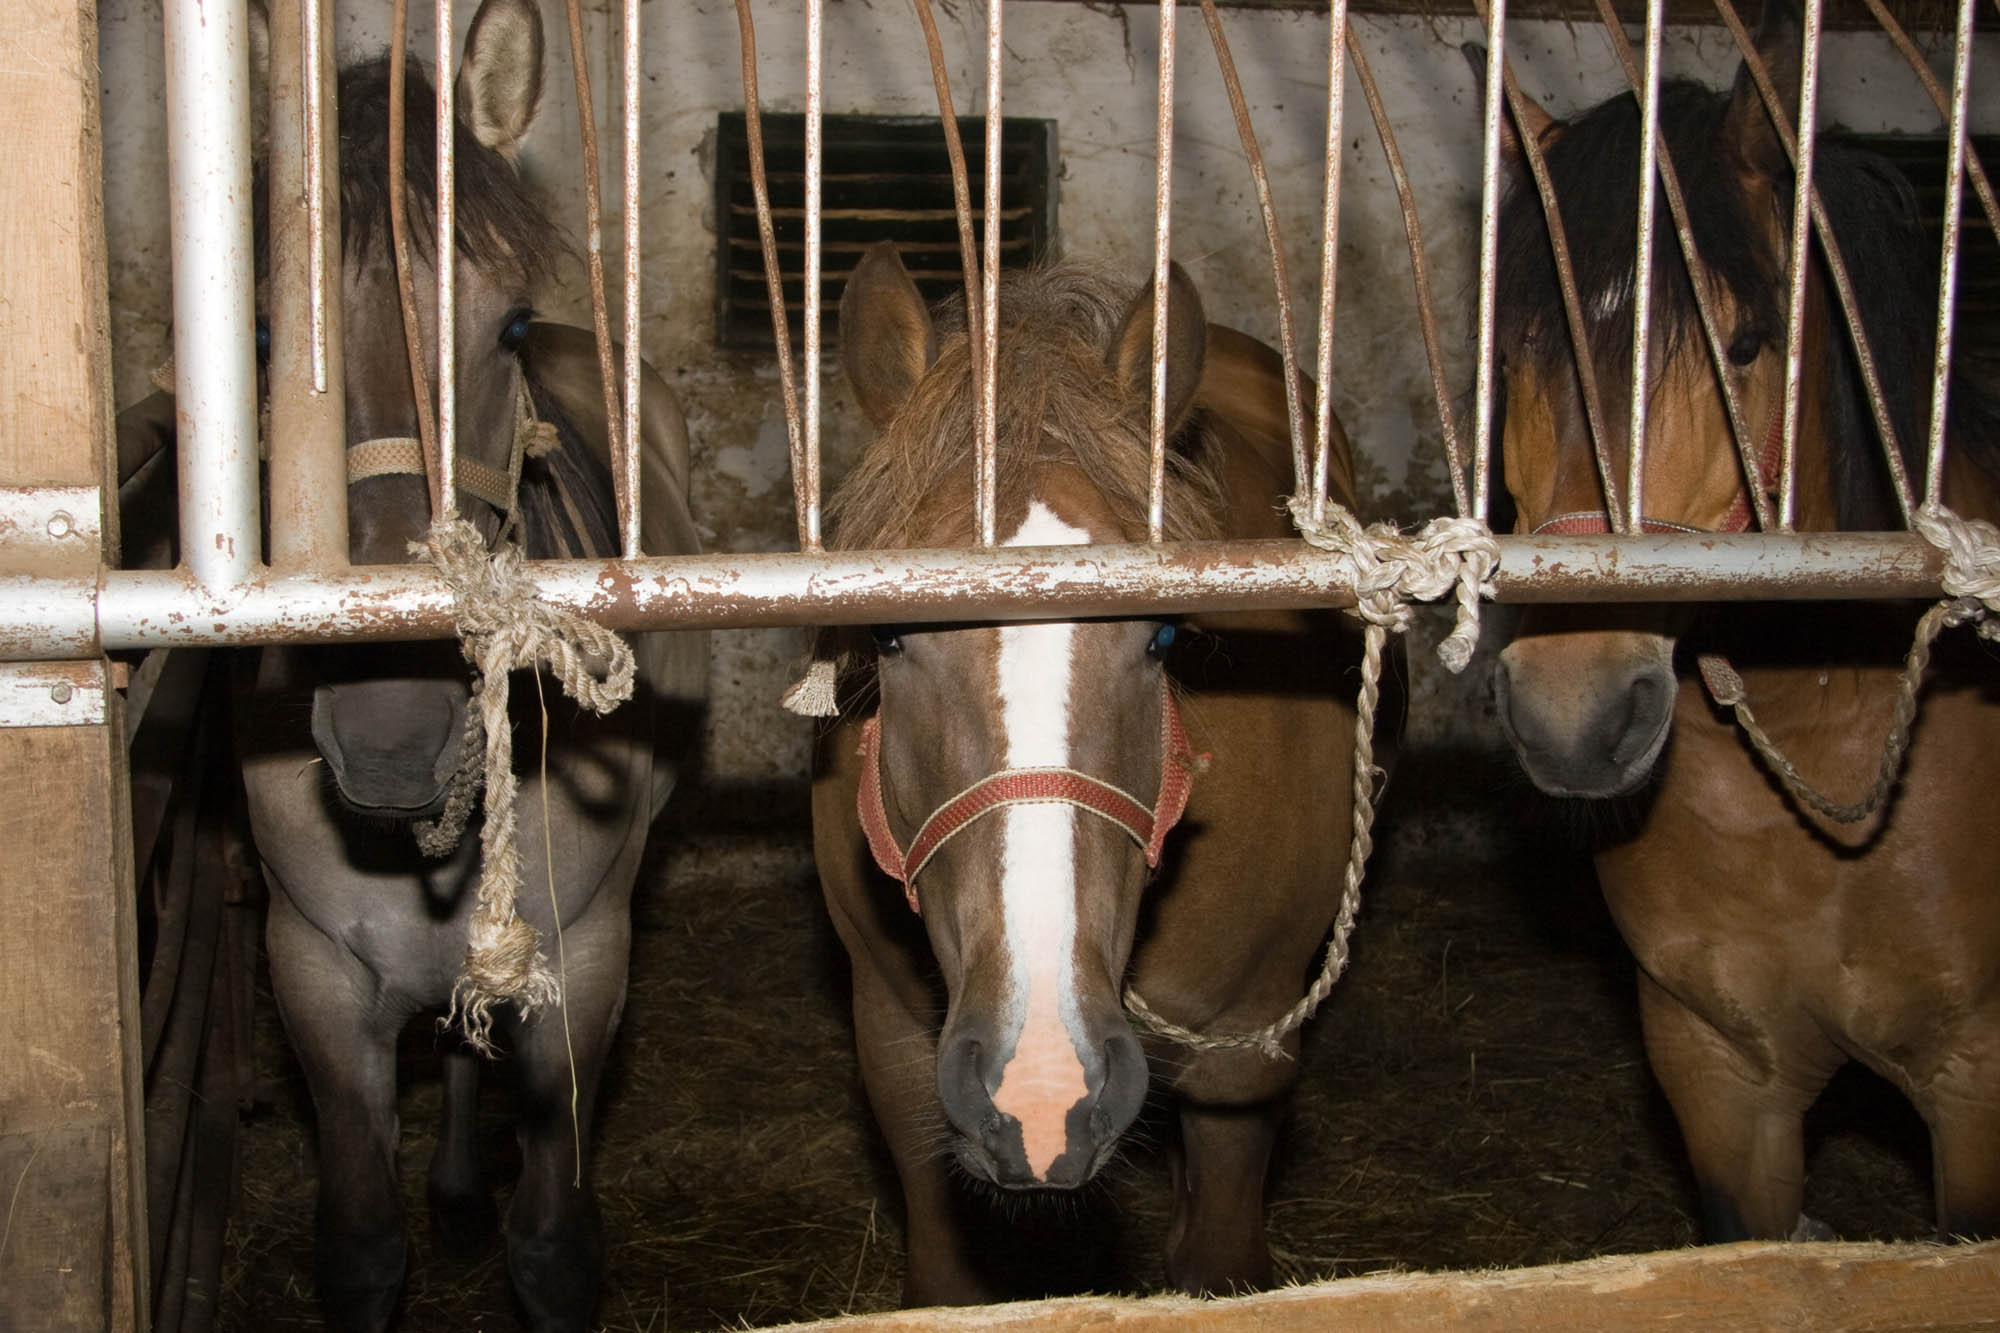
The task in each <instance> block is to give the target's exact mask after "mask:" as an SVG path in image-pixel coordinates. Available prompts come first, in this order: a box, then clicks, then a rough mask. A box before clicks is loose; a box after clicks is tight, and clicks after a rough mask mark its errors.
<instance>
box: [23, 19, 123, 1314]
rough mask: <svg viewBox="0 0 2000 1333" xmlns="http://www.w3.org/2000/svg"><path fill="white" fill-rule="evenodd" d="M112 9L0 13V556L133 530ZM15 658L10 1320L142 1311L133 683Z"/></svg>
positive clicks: (90, 564) (35, 557) (47, 567)
mask: <svg viewBox="0 0 2000 1333" xmlns="http://www.w3.org/2000/svg"><path fill="white" fill-rule="evenodd" d="M101 176H102V158H101V132H100V126H99V120H98V101H97V18H96V11H95V7H94V5H93V4H92V3H91V0H14V3H12V4H10V5H8V6H7V19H6V22H5V23H0V181H5V182H6V188H5V190H0V509H4V514H3V515H0V517H4V519H5V520H6V521H5V522H4V523H0V574H68V575H75V574H78V573H82V572H86V571H92V570H95V569H96V568H97V567H98V565H99V563H100V562H101V561H102V560H103V559H105V558H106V556H107V554H110V553H115V550H116V543H117V513H116V505H115V503H114V504H107V503H106V502H105V497H106V496H107V494H109V493H112V487H113V486H115V477H116V472H115V470H114V464H113V452H112V450H113V443H112V429H111V418H112V404H111V374H110V345H109V317H108V297H107V283H106V268H105V254H104V221H103V209H104V204H103V192H102V188H101V185H100V181H101ZM109 685H110V673H109V671H108V669H107V664H106V663H105V662H104V661H103V660H102V659H98V660H94V661H87V662H74V663H47V664H43V665H41V666H39V667H35V668H24V667H21V666H19V665H9V664H0V921H4V922H5V923H6V924H5V928H4V929H0V1200H4V1201H5V1209H4V1212H0V1217H4V1221H0V1327H4V1328H19V1329H38V1330H40V1329H48V1330H69V1329H77V1330H85V1329H89V1330H97V1329H112V1330H119V1333H124V1330H140V1329H143V1328H144V1327H145V1324H146V1308H145V1307H146V1295H145V1292H146V1283H145V1281H144V1276H143V1272H142V1268H143V1264H144V1259H143V1255H144V1254H145V1250H146V1246H145V1233H144V1220H143V1219H144V1200H143V1198H142V1196H141V1186H140V1181H141V1180H142V1179H143V1169H142V1161H141V1159H142V1156H143V1144H142V1142H141V1138H140V1126H141V1123H142V1122H141V1098H142V1086H141V1084H142V1080H141V1075H140V1065H139V1059H138V1045H137V1041H136V1036H137V1017H138V974H137V964H136V960H135V941H134V938H133V936H134V925H133V922H134V905H133V899H132V864H131V856H130V837H131V833H130V829H131V821H130V816H129V814H128V799H129V798H128V792H127V786H126V773H125V746H124V732H123V727H122V725H121V723H120V717H119V706H118V695H117V692H116V691H115V690H113V689H111V688H109Z"/></svg>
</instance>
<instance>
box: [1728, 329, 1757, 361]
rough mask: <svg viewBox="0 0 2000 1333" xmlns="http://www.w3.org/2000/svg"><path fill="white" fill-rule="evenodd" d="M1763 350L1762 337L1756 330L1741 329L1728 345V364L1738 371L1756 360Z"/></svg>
mask: <svg viewBox="0 0 2000 1333" xmlns="http://www.w3.org/2000/svg"><path fill="white" fill-rule="evenodd" d="M1763 350H1764V335H1763V334H1761V333H1759V332H1758V331H1757V330H1756V329H1743V330H1741V331H1740V332H1739V333H1737V335H1736V337H1735V338H1734V339H1732V340H1731V341H1730V344H1729V364H1731V365H1732V366H1735V367H1736V368H1737V369H1738V370H1741V369H1742V368H1743V367H1745V366H1747V365H1749V364H1750V363H1751V362H1752V361H1755V360H1756V359H1757V354H1758V353H1760V352H1762V351H1763Z"/></svg>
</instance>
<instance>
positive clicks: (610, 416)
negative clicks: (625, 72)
mask: <svg viewBox="0 0 2000 1333" xmlns="http://www.w3.org/2000/svg"><path fill="white" fill-rule="evenodd" d="M564 9H565V10H566V11H567V13H566V15H565V17H566V18H567V19H568V23H569V65H570V74H571V77H572V80H573V81H574V83H575V85H576V108H577V114H576V120H577V132H578V136H579V138H580V139H581V140H582V144H583V229H584V234H585V237H586V249H585V251H584V257H585V261H586V268H587V269H588V272H589V276H590V326H591V330H592V332H593V333H594V334H595V335H596V342H597V379H598V387H599V389H600V390H601V391H602V393H603V394H604V437H605V443H606V444H607V445H609V446H610V448H611V450H612V453H613V455H614V456H617V457H623V455H622V454H619V453H618V450H619V449H620V447H621V446H620V445H619V441H620V440H621V439H623V438H624V431H623V429H622V428H621V427H622V423H621V422H620V421H619V411H618V398H619V393H618V372H617V371H615V370H614V369H612V365H611V316H610V313H609V303H608V302H607V301H606V300H605V296H604V183H603V179H602V176H601V168H600V166H599V162H598V155H597V98H596V96H595V95H594V94H593V93H592V91H591V84H590V55H589V52H588V51H586V50H585V49H584V44H583V3H582V0H568V3H567V4H566V5H564ZM621 530H622V529H621Z"/></svg>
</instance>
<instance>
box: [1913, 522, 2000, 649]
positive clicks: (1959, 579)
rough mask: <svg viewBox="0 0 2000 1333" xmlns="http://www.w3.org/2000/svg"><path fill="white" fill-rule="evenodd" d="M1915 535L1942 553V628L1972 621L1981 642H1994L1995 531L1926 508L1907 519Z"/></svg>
mask: <svg viewBox="0 0 2000 1333" xmlns="http://www.w3.org/2000/svg"><path fill="white" fill-rule="evenodd" d="M1911 525H1912V526H1913V527H1915V528H1916V530H1917V534H1918V535H1919V536H1921V537H1922V538H1923V539H1924V540H1925V541H1927V542H1929V543H1930V544H1931V545H1933V546H1935V547H1937V548H1938V549H1939V550H1940V551H1943V552H1944V557H1945V564H1944V574H1943V576H1942V578H1940V580H1939V583H1940V584H1941V585H1942V586H1943V588H1944V592H1945V596H1946V598H1947V599H1949V604H1948V606H1947V609H1946V611H1945V623H1946V624H1948V625H1963V624H1965V623H1967V622H1968V621H1971V622H1976V623H1977V626H1978V629H1977V632H1978V634H1979V636H1980V637H1981V638H1983V639H1995V640H2000V528H1995V527H1994V526H1993V524H1991V523H1988V522H1987V521H1986V520H1985V519H1980V518H1962V517H1960V516H1959V515H1957V514H1954V513H1953V512H1952V511H1951V510H1949V509H1946V508H1945V507H1944V506H1943V505H1926V506H1924V507H1923V508H1922V509H1920V510H1918V511H1917V513H1916V514H1915V515H1913V516H1912V518H1911Z"/></svg>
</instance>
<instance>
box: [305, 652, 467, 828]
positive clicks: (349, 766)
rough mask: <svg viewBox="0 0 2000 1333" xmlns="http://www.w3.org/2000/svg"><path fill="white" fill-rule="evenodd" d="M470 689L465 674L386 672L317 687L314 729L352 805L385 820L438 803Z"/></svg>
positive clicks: (423, 812) (434, 808) (454, 762)
mask: <svg viewBox="0 0 2000 1333" xmlns="http://www.w3.org/2000/svg"><path fill="white" fill-rule="evenodd" d="M469 698H470V690H469V689H468V688H467V686H466V684H465V682H464V681H463V680H452V679H446V678H437V677H417V678H410V679H404V678H387V679H381V680H361V681H349V682H343V683H339V684H330V685H321V686H319V687H318V688H317V689H315V690H314V691H313V706H312V734H313V741H314V743H315V744H317V745H318V747H319V752H320V756H321V757H322V758H324V759H325V760H326V766H327V769H328V771H329V772H331V773H332V775H333V780H334V784H335V787H336V789H337V790H338V791H339V793H340V798H341V801H342V802H343V803H344V804H345V805H347V806H348V807H349V808H350V809H352V810H354V811H356V812H358V813H361V814H370V815H378V816H381V817H384V818H398V819H413V818H418V817H422V816H427V815H434V814H436V813H437V812H438V811H439V810H441V809H442V808H443V806H444V801H445V796H446V794H447V792H448V790H449V788H450V785H451V780H452V776H453V775H454V774H455V773H457V771H458V768H459V761H460V758H461V751H462V749H463V745H464V734H465V709H466V705H467V702H468V700H469Z"/></svg>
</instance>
